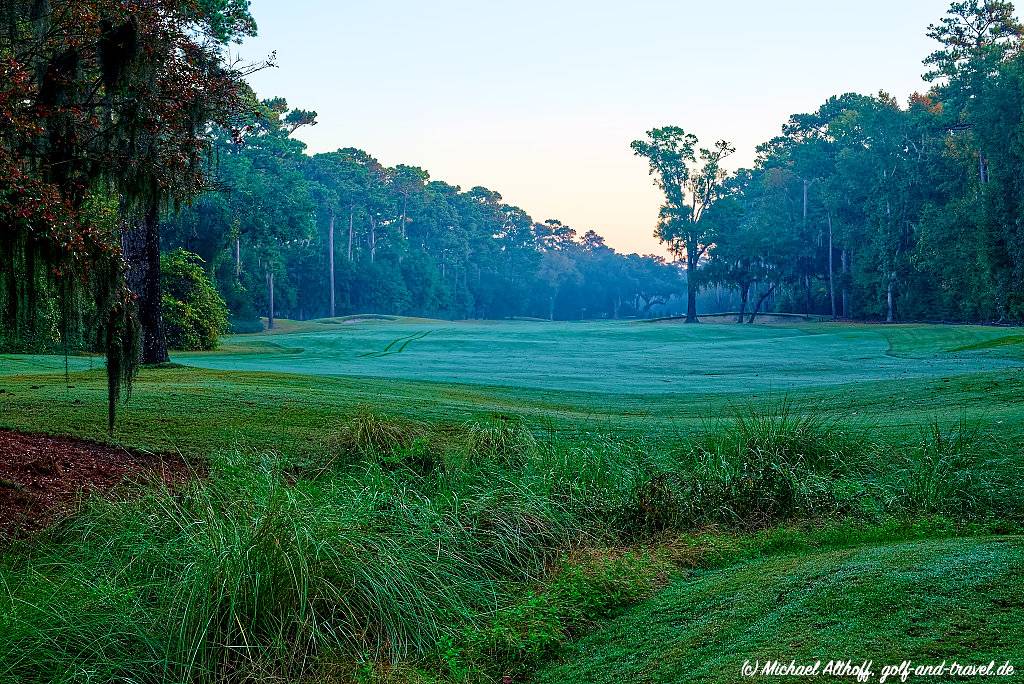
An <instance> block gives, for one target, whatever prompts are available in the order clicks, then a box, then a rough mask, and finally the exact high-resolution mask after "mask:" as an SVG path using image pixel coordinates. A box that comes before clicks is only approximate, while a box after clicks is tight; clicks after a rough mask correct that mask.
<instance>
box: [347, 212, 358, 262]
mask: <svg viewBox="0 0 1024 684" xmlns="http://www.w3.org/2000/svg"><path fill="white" fill-rule="evenodd" d="M355 219H356V208H355V207H349V209H348V260H349V261H350V262H351V261H352V236H353V235H354V233H355V231H354V225H355Z"/></svg>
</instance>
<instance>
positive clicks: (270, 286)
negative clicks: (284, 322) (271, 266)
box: [267, 271, 274, 330]
mask: <svg viewBox="0 0 1024 684" xmlns="http://www.w3.org/2000/svg"><path fill="white" fill-rule="evenodd" d="M267 291H268V296H269V300H270V306H269V308H268V311H267V329H268V330H273V329H274V272H273V271H267Z"/></svg>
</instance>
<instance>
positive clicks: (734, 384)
mask: <svg viewBox="0 0 1024 684" xmlns="http://www.w3.org/2000/svg"><path fill="white" fill-rule="evenodd" d="M292 328H294V330H293V331H291V332H289V331H288V328H287V327H286V328H285V329H284V331H282V332H279V333H276V334H256V335H239V336H234V337H230V338H228V339H226V340H225V343H224V346H223V347H222V348H221V349H220V350H218V351H216V352H209V353H194V354H181V355H178V356H176V357H175V359H176V361H177V362H179V363H183V364H185V365H189V366H195V367H198V368H207V369H215V370H226V371H245V372H274V373H295V374H301V375H325V376H355V377H378V378H390V379H400V380H417V381H432V382H444V383H462V384H473V385H485V386H501V387H515V388H523V389H544V390H563V391H570V392H571V391H583V392H606V393H614V394H673V393H713V394H723V393H741V392H760V393H764V392H772V393H785V392H787V391H789V390H793V389H800V388H824V387H831V386H837V385H845V384H848V383H856V382H868V381H883V380H900V379H919V378H936V377H947V376H955V375H963V374H967V373H978V372H984V371H996V370H1002V369H1008V368H1019V367H1021V366H1022V365H1024V351H1022V350H1024V345H1022V344H1020V343H1019V342H1014V336H1013V335H1012V334H1011V333H1012V331H1007V330H1006V329H1002V328H983V327H968V326H963V327H948V328H937V327H930V326H888V327H886V326H870V325H845V324H830V323H812V324H805V325H772V326H760V325H759V326H749V325H744V326H739V325H719V324H715V325H702V326H685V325H681V324H678V323H671V322H666V323H648V322H620V321H615V322H579V323H564V322H558V323H549V322H533V321H492V322H449V321H430V320H414V319H403V320H398V321H379V320H371V321H357V322H346V323H344V324H340V323H336V322H334V321H333V320H332V319H326V320H323V321H314V322H307V323H301V324H294V325H293V326H292ZM1004 339H1009V340H1010V341H1011V344H1005V345H1000V344H998V342H999V341H1000V340H1004ZM972 346H973V347H975V348H973V349H964V347H972Z"/></svg>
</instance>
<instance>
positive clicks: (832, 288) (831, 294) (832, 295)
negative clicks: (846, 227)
mask: <svg viewBox="0 0 1024 684" xmlns="http://www.w3.org/2000/svg"><path fill="white" fill-rule="evenodd" d="M832 258H833V254H832V212H829V215H828V298H829V301H830V302H831V303H832V320H833V321H834V320H836V318H837V316H836V281H835V278H834V277H833V272H834V270H835V269H834V265H833V263H832Z"/></svg>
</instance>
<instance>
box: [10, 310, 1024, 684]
mask: <svg viewBox="0 0 1024 684" xmlns="http://www.w3.org/2000/svg"><path fill="white" fill-rule="evenodd" d="M1020 347H1021V345H1020V344H1019V342H1017V341H1016V340H1015V338H1014V336H1013V335H1012V334H1008V331H1007V330H1005V329H1001V328H983V327H970V326H961V327H949V328H945V327H934V326H868V325H839V324H830V323H808V324H800V325H796V326H732V325H703V326H685V325H682V324H679V323H654V324H651V323H645V324H638V323H628V322H621V323H613V322H606V323H548V322H536V321H509V322H492V323H485V322H467V323H452V322H438V321H424V320H411V319H397V320H386V319H378V318H375V319H372V320H367V319H364V318H355V319H347V320H342V319H330V320H325V321H316V322H305V323H298V322H291V321H281V322H280V323H279V326H278V329H277V330H275V331H274V332H272V333H264V334H254V335H237V336H233V337H230V338H228V339H226V340H225V344H224V346H223V347H222V348H221V349H220V350H218V351H217V352H209V353H202V354H178V355H175V357H174V361H175V362H176V363H175V365H172V366H167V367H161V368H154V369H146V370H144V371H143V372H142V374H141V375H140V376H139V379H138V381H137V382H136V385H135V388H134V391H133V394H132V397H131V401H130V402H129V403H128V404H127V405H126V406H125V407H123V409H122V412H121V418H120V421H119V423H118V428H117V432H116V433H115V434H114V435H113V436H112V437H111V436H108V435H107V434H106V432H105V419H106V413H105V406H104V401H105V397H106V390H105V380H104V376H103V372H102V369H101V367H100V365H101V364H100V362H99V361H98V360H96V359H94V358H90V357H73V358H71V359H69V360H68V368H69V375H68V377H67V379H66V378H65V375H64V368H65V366H64V359H62V358H57V357H20V356H0V427H12V428H16V429H22V430H37V431H44V432H53V433H62V434H72V435H78V436H84V437H90V438H94V439H100V440H107V439H112V440H114V441H116V442H118V443H122V444H125V445H129V446H134V447H139V448H144V449H151V450H177V451H180V452H182V453H183V454H185V455H187V456H189V457H191V458H194V459H196V462H197V463H199V462H203V463H205V464H207V465H208V466H209V475H208V476H207V477H206V478H205V479H201V480H199V481H196V482H194V483H192V484H190V485H189V486H188V487H187V488H185V489H184V490H179V491H177V492H171V491H166V490H160V489H156V490H154V489H152V488H145V489H143V490H141V491H138V492H136V493H135V494H134V495H133V496H131V497H125V498H119V499H118V500H116V501H104V500H93V501H91V502H89V503H88V504H87V505H86V506H85V508H84V509H83V510H82V511H81V512H80V513H79V514H77V515H76V516H73V517H72V518H71V519H69V520H67V521H65V522H63V523H62V524H60V525H59V526H57V527H56V528H54V529H52V530H50V531H48V532H46V533H44V534H43V535H41V536H39V537H38V538H35V539H32V540H28V541H24V542H18V543H15V544H14V545H13V546H11V547H9V548H8V549H7V550H6V552H5V553H4V554H3V558H2V559H0V680H2V681H15V682H22V681H23V682H33V683H34V682H67V683H70V682H79V681H89V682H107V681H134V682H153V683H154V684H155V683H157V682H160V683H163V682H183V681H188V682H202V683H205V682H221V681H246V678H250V679H252V680H259V681H304V682H349V681H358V682H382V683H383V682H402V683H405V682H423V683H428V682H450V683H456V682H458V683H459V684H463V683H465V682H477V681H480V682H485V681H486V682H491V681H496V680H498V679H500V678H501V676H502V675H504V674H512V675H514V676H515V677H517V678H521V677H523V676H526V675H527V674H529V673H530V672H534V671H537V670H538V668H543V667H544V664H545V663H546V662H549V661H551V659H553V658H555V659H560V660H561V661H562V664H561V665H559V666H557V667H555V666H553V665H552V666H550V667H551V668H553V669H547V670H544V671H543V672H542V674H541V675H540V676H541V679H542V681H552V682H554V681H570V680H571V681H620V680H621V679H618V678H608V679H604V680H602V679H601V678H600V677H602V676H604V675H603V674H600V673H599V671H601V668H603V667H605V663H606V661H610V660H615V659H618V660H621V661H622V662H621V663H620V665H618V666H617V667H618V668H619V669H613V670H609V672H612V673H618V674H620V675H621V678H622V679H627V680H628V679H637V680H639V681H641V682H643V681H652V682H661V681H665V682H667V681H679V680H682V681H686V677H687V676H688V675H687V674H686V673H687V672H689V671H693V672H698V671H699V672H703V673H705V674H707V675H708V676H709V677H711V678H712V681H714V680H715V678H716V677H717V678H718V679H719V680H721V681H733V680H734V679H735V676H734V675H735V671H736V668H738V666H739V663H738V662H737V663H733V659H734V656H737V655H739V654H746V655H745V657H751V655H752V654H760V653H762V652H766V651H765V649H768V648H770V647H773V646H777V645H778V644H782V643H785V644H791V645H792V648H793V649H795V650H793V651H792V654H794V656H795V655H796V654H802V653H804V651H800V650H799V649H800V648H804V647H805V646H806V652H808V653H809V652H810V651H812V650H813V649H812V648H811V646H810V645H812V644H827V643H829V642H828V640H827V639H825V636H826V635H828V634H833V636H834V637H835V639H839V641H837V642H836V643H840V644H846V645H847V646H848V647H849V648H848V649H847V650H852V651H855V652H851V653H846V654H837V657H839V655H844V656H845V657H858V655H864V656H867V657H873V656H877V657H882V656H883V655H888V654H889V651H887V650H885V649H879V648H876V646H878V644H881V643H883V642H885V640H887V639H888V640H893V641H892V643H893V644H896V645H897V646H898V645H900V644H903V645H905V646H906V650H907V651H908V653H921V654H923V655H929V654H930V653H931V652H930V651H927V650H920V648H919V647H921V643H923V642H921V639H917V637H914V635H913V634H910V637H914V638H913V639H910V640H909V641H908V640H907V639H903V637H901V636H900V635H899V634H896V632H894V631H893V630H896V631H897V632H898V631H899V629H898V628H897V627H893V626H892V624H889V623H887V622H885V621H883V620H882V619H881V616H882V615H883V613H884V612H885V611H890V612H895V613H896V614H897V615H898V618H899V620H904V621H905V620H908V619H911V618H910V617H908V616H913V615H917V614H918V612H921V611H923V612H921V615H923V616H924V617H922V618H921V619H922V620H924V622H923V623H922V624H923V625H924V627H923V628H922V629H924V632H926V633H928V634H934V633H945V632H943V630H949V629H952V628H953V627H955V626H956V625H959V624H961V623H959V622H956V620H957V619H959V618H958V617H957V616H959V615H960V613H958V612H957V611H956V610H954V609H953V608H952V606H954V604H957V603H958V602H959V603H963V604H969V605H968V608H965V609H964V610H966V611H967V612H965V613H963V616H964V617H963V620H964V622H963V624H965V625H969V626H971V627H972V628H973V627H976V626H977V625H979V624H981V623H980V622H979V620H981V618H982V617H984V616H985V615H987V614H989V613H991V614H992V615H993V617H992V622H993V624H994V625H996V626H999V627H1004V626H1005V625H1003V623H1004V622H1005V621H1006V620H1004V617H1005V616H1004V615H1003V613H1001V612H999V611H1000V610H1001V609H1002V608H1006V610H1007V611H1008V610H1010V609H1012V608H1014V606H1016V605H1017V604H1012V603H1009V604H1006V606H1003V604H1001V603H998V602H1000V601H1004V602H1005V600H1009V599H1006V596H1011V595H1013V592H1016V595H1018V596H1019V595H1020V593H1021V592H1024V577H1022V576H1021V573H1019V572H1017V573H1016V574H1015V573H1014V572H1011V571H1010V570H1009V569H1008V568H1010V567H1016V566H1015V565H1014V564H1018V565H1019V560H1020V553H1021V551H1020V543H1019V542H1018V541H1017V538H1014V537H997V536H994V535H996V534H1004V535H1006V534H1018V533H1020V531H1021V526H1022V524H1024V503H1022V501H1024V500H1022V499H1021V497H1020V496H1019V494H1018V490H1019V482H1020V481H1022V479H1024V452H1022V447H1021V444H1022V438H1024V402H1021V401H1020V397H1021V396H1024V370H1022V362H1021V349H1020ZM943 545H945V546H943ZM915 549H918V550H917V551H915ZM943 549H944V550H945V551H943ZM986 554H987V555H986ZM909 558H913V559H916V560H915V562H916V563H917V564H918V565H917V566H914V567H911V566H913V565H914V564H913V563H911V562H910V561H909V560H906V559H909ZM949 559H954V560H949ZM955 559H959V560H955ZM985 559H987V560H985ZM986 563H987V564H988V565H986ZM975 567H981V570H979V571H978V572H977V573H975V572H974V568H975ZM694 568H696V569H698V571H696V574H694V573H695V571H694ZM956 568H961V569H962V570H963V572H962V573H961V574H960V575H957V574H956V573H955V572H954V570H956ZM957 572H959V571H957ZM915 573H916V574H915ZM951 573H952V574H951ZM961 575H964V576H969V577H970V578H973V577H974V576H975V575H977V577H981V578H988V579H986V580H984V581H982V579H979V580H978V581H977V582H974V580H973V579H971V580H970V581H967V580H963V581H961V582H960V583H957V582H956V581H953V580H952V579H950V578H953V577H954V576H955V577H959V578H961V579H963V578H962V577H961ZM761 576H763V577H765V578H766V580H765V581H764V582H760V581H759V578H760V577H761ZM768 580H770V581H768ZM933 580H934V581H933ZM947 580H948V581H947ZM986 582H987V583H986ZM999 582H1003V583H1004V585H1005V587H1006V589H1005V590H1004V589H1002V588H1001V587H1002V586H1004V585H998V583H999ZM918 585H920V586H921V587H927V588H929V591H930V592H931V594H927V595H926V594H923V593H922V594H920V595H919V594H918V593H914V592H915V591H918V588H917V587H918ZM997 585H998V587H997ZM844 586H845V587H847V589H848V591H847V592H845V593H844V592H843V591H841V588H842V587H844ZM762 589H763V591H762ZM776 589H777V591H776ZM904 590H906V591H907V592H908V593H907V594H906V598H902V597H901V594H900V593H899V592H901V591H904ZM773 591H774V593H772V592H773ZM921 591H924V589H922V590H921ZM730 592H731V593H730ZM816 592H819V593H821V596H820V597H819V598H814V597H817V596H818V593H816ZM979 595H980V596H982V597H983V598H984V601H981V602H978V601H975V600H974V599H976V597H977V596H979ZM919 598H920V601H919V600H918V599H919ZM925 598H931V599H933V601H932V603H934V610H933V611H932V612H928V610H924V609H922V608H920V605H919V604H921V603H922V602H924V603H928V601H925ZM985 601H989V603H991V602H996V603H995V606H996V607H995V608H992V607H991V606H990V605H989V603H985ZM975 604H977V605H975ZM928 605H931V604H928ZM630 606H633V608H631V609H630ZM659 606H660V608H659ZM808 606H810V607H813V608H814V609H815V610H820V611H823V613H822V614H823V615H825V616H826V617H824V618H822V620H823V622H822V623H821V625H818V623H816V622H813V620H812V618H810V617H807V615H805V613H804V611H805V609H806V608H807V607H808ZM1001 606H1002V608H1000V607H1001ZM677 609H678V610H679V611H681V612H677ZM626 610H630V612H627V613H625V614H623V612H624V611H626ZM929 610H931V608H929ZM645 611H648V612H645ZM659 611H660V612H659ZM773 611H774V612H773ZM829 611H832V612H831V613H830V612H829ZM972 611H973V612H972ZM808 615H809V613H808ZM829 615H832V617H828V616H829ZM673 616H674V617H673ZM794 616H795V617H794ZM857 616H861V617H860V622H857V623H856V624H857V625H859V626H860V627H859V628H858V629H859V631H858V629H853V630H849V634H845V633H844V634H840V632H841V631H842V627H841V619H840V618H842V619H846V618H851V619H853V618H856V617H857ZM790 618H793V619H792V620H790ZM609 620H610V622H609ZM899 620H897V621H896V622H899ZM645 621H649V622H650V624H651V626H652V627H651V629H650V630H649V632H648V630H646V628H645V625H646V623H645ZM749 624H757V625H760V627H759V628H758V629H757V630H756V631H752V630H747V631H744V630H743V628H744V626H745V625H749ZM900 624H902V623H900ZM699 625H704V626H703V627H701V628H700V629H697V627H698V626H699ZM982 627H984V629H983V630H982V632H981V636H979V637H978V639H977V641H976V643H974V645H973V647H971V646H970V645H962V646H963V648H965V649H969V648H973V650H969V652H968V653H967V654H968V655H976V654H986V653H993V654H996V653H997V652H1000V651H1004V650H1006V649H1005V645H1006V644H1005V643H1004V641H1002V640H1001V639H1002V637H1001V636H1000V635H999V634H1000V633H997V632H996V631H994V630H989V629H988V628H987V627H986V626H985V625H982ZM715 630H718V631H715ZM829 630H831V632H829ZM936 630H938V631H936ZM1009 633H1010V634H1011V635H1018V636H1019V630H1018V632H1013V631H1012V630H1011V631H1010V632H1009ZM588 634H590V636H587V635H588ZM908 634H909V633H908ZM655 635H657V639H661V640H662V641H661V642H658V641H657V639H656V637H655ZM720 637H721V638H722V639H725V641H724V643H725V644H726V645H727V646H728V648H726V649H725V650H722V651H721V652H720V653H719V654H717V655H716V656H714V657H712V655H711V654H710V652H706V651H707V649H708V648H710V646H709V644H711V643H716V642H715V640H716V639H719V638H720ZM897 637H899V638H897ZM844 638H845V639H846V641H842V639H844ZM908 638H909V637H908ZM922 638H923V637H922ZM929 638H931V637H929ZM900 639H903V640H902V641H901V640H900ZM915 639H917V640H915ZM785 640H788V641H785ZM919 642H921V643H919ZM657 643H664V644H668V645H669V646H665V647H659V646H657ZM885 643H888V642H885ZM929 643H930V642H929ZM949 643H950V645H951V648H952V647H953V646H956V647H957V648H960V647H961V644H960V642H956V641H955V640H954V641H950V642H949ZM1014 643H1020V641H1019V640H1018V641H1017V642H1014ZM677 646H678V647H677ZM855 647H856V648H855ZM886 648H888V647H886ZM922 648H923V647H922ZM701 649H704V650H701ZM915 649H917V650H915ZM898 650H899V649H898V648H896V647H895V646H894V647H893V653H895V652H896V651H898ZM875 651H880V652H879V653H876V652H875ZM787 652H788V651H787ZM953 655H960V654H959V653H954V654H953ZM1004 655H1005V657H1010V656H1011V655H1012V654H1011V653H1006V654H1004ZM755 657H756V656H755ZM780 657H781V655H780ZM908 657H909V656H908ZM993 657H996V656H995V655H993ZM716 658H717V659H716ZM702 668H703V669H702ZM716 668H717V669H716ZM608 676H609V677H611V675H608ZM517 681H518V679H517Z"/></svg>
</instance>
